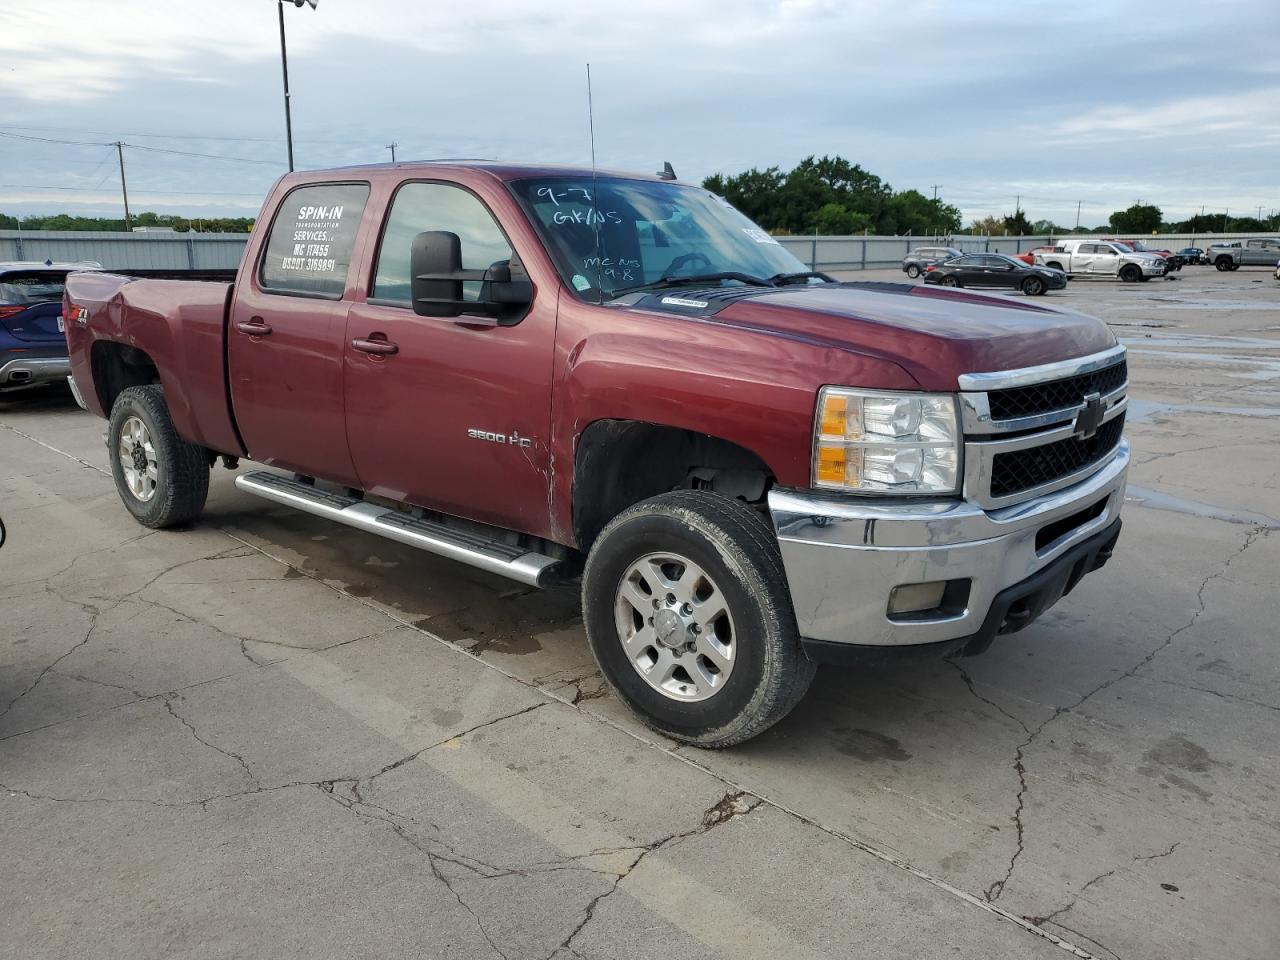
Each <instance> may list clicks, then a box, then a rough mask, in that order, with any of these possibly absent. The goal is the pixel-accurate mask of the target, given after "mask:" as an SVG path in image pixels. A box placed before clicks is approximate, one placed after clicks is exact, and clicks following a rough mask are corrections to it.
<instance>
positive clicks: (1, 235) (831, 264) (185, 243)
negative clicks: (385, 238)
mask: <svg viewBox="0 0 1280 960" xmlns="http://www.w3.org/2000/svg"><path fill="white" fill-rule="evenodd" d="M1251 236H1256V234H1248V233H1226V234H1221V233H1220V234H1210V235H1205V234H1199V235H1196V234H1162V235H1159V236H1153V237H1144V238H1142V239H1143V240H1144V241H1145V242H1146V243H1148V245H1150V246H1155V247H1167V248H1169V249H1171V250H1178V249H1181V248H1182V247H1207V246H1209V244H1210V243H1213V242H1215V241H1218V240H1238V239H1244V238H1247V237H1251ZM248 239H249V236H248V234H244V233H164V234H156V233H110V232H79V231H62V230H44V231H34V232H33V231H17V230H0V261H5V260H53V261H83V260H95V261H97V262H98V263H101V264H102V265H103V266H104V267H105V268H106V269H108V270H234V269H236V268H237V267H238V266H239V265H240V258H241V257H242V256H243V254H244V247H245V243H246V242H247V241H248ZM776 239H777V241H778V242H779V243H780V244H782V245H783V246H784V247H786V248H787V249H788V250H790V251H791V252H792V253H793V254H795V255H796V256H797V257H798V258H800V259H801V260H803V261H804V262H805V263H806V264H808V265H809V269H811V270H823V271H826V272H828V273H848V272H851V271H856V270H867V269H876V268H883V267H894V266H897V265H898V264H899V263H900V262H901V261H902V258H903V257H905V256H906V255H907V254H908V253H910V252H911V251H912V250H914V249H916V247H928V246H949V247H955V248H957V249H959V250H962V251H964V252H965V253H1022V252H1023V251H1024V250H1030V249H1031V248H1032V247H1039V246H1043V245H1045V244H1048V243H1051V242H1053V241H1054V240H1060V239H1062V238H1060V237H1056V238H1055V237H1045V236H1039V237H986V236H968V235H963V234H958V235H953V236H949V237H878V236H861V237H778V238H776ZM1135 239H1137V238H1135Z"/></svg>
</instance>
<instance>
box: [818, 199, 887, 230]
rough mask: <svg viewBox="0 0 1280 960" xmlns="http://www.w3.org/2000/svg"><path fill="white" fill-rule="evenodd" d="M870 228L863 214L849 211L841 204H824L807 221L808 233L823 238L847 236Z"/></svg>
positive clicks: (869, 222) (868, 219)
mask: <svg viewBox="0 0 1280 960" xmlns="http://www.w3.org/2000/svg"><path fill="white" fill-rule="evenodd" d="M871 227H872V223H871V218H870V217H868V216H867V215H866V214H865V213H858V212H856V211H854V210H850V209H849V208H848V207H846V206H845V205H844V204H842V203H824V204H823V205H822V206H821V207H819V208H818V211H817V212H816V213H815V214H814V215H813V216H812V218H810V220H809V232H811V233H816V234H821V235H824V236H849V235H850V234H854V233H863V232H864V231H868V230H870V229H871Z"/></svg>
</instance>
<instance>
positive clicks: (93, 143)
mask: <svg viewBox="0 0 1280 960" xmlns="http://www.w3.org/2000/svg"><path fill="white" fill-rule="evenodd" d="M0 137H7V138H9V139H11V140H29V141H34V142H37V143H62V144H72V145H76V146H82V147H115V146H117V145H119V146H120V147H128V148H130V149H131V150H146V151H147V152H149V153H171V154H174V155H175V156H179V157H200V158H202V159H205V160H229V161H232V162H235V163H257V164H263V165H265V166H268V167H274V166H278V165H279V164H277V163H276V162H275V161H274V160H257V159H254V158H252V157H232V156H227V155H226V154H220V153H196V152H194V151H191V150H174V149H173V148H172V147H148V146H144V145H142V144H140V143H125V142H123V141H119V140H111V141H99V140H62V139H58V138H55V137H33V136H29V135H28V134H25V133H9V132H7V131H4V130H0Z"/></svg>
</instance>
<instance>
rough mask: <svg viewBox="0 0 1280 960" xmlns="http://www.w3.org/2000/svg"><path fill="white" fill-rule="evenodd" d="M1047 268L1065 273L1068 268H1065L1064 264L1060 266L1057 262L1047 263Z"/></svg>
mask: <svg viewBox="0 0 1280 960" xmlns="http://www.w3.org/2000/svg"><path fill="white" fill-rule="evenodd" d="M1045 266H1046V267H1050V268H1052V269H1054V270H1061V271H1062V272H1063V273H1066V272H1067V268H1066V267H1064V266H1063V265H1062V264H1060V263H1059V262H1058V261H1057V260H1054V261H1053V262H1052V263H1046V264H1045Z"/></svg>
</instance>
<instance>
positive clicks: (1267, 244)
mask: <svg viewBox="0 0 1280 960" xmlns="http://www.w3.org/2000/svg"><path fill="white" fill-rule="evenodd" d="M1206 256H1208V258H1209V262H1210V263H1212V264H1213V265H1214V266H1215V267H1217V268H1218V269H1219V270H1239V269H1240V268H1241V267H1274V266H1275V265H1276V264H1277V263H1280V238H1276V237H1255V238H1253V239H1251V240H1231V241H1229V242H1226V243H1215V244H1213V245H1212V246H1210V247H1209V249H1208V251H1207V253H1206Z"/></svg>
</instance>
